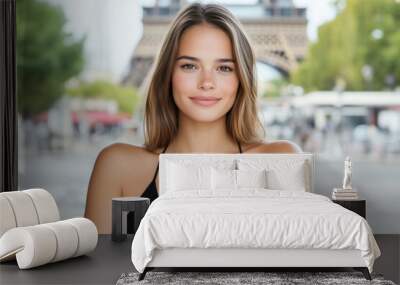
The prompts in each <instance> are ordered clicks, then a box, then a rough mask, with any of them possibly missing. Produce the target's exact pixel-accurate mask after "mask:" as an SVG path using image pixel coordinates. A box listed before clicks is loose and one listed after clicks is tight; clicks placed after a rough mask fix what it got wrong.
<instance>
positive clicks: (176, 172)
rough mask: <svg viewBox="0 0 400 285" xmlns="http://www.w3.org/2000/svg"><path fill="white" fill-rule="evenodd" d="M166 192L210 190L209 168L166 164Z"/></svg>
mask: <svg viewBox="0 0 400 285" xmlns="http://www.w3.org/2000/svg"><path fill="white" fill-rule="evenodd" d="M167 174H168V178H167V189H168V191H184V190H190V189H210V188H211V167H208V166H189V167H188V166H185V165H182V164H179V163H173V162H169V163H168V169H167Z"/></svg>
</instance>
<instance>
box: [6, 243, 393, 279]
mask: <svg viewBox="0 0 400 285" xmlns="http://www.w3.org/2000/svg"><path fill="white" fill-rule="evenodd" d="M375 239H376V241H377V242H378V245H379V248H380V249H381V251H382V256H381V257H379V258H378V259H377V260H376V261H375V264H374V272H375V273H382V274H383V275H384V277H385V279H388V280H392V281H393V282H395V283H396V284H399V280H400V276H399V275H400V263H399V259H400V235H375ZM131 244H132V238H129V239H127V240H126V241H124V242H120V243H116V242H112V241H111V237H110V236H109V235H100V236H99V243H98V245H97V248H96V250H95V251H93V252H91V253H90V254H88V255H87V256H81V257H77V258H73V259H68V260H65V261H60V262H56V263H51V264H47V265H44V266H40V267H36V268H33V269H28V270H19V269H18V266H17V264H16V262H15V261H13V262H6V263H2V264H0V284H1V285H6V284H13V285H15V284H66V283H67V284H115V283H116V281H117V280H118V278H119V277H120V275H121V274H122V273H125V272H132V271H135V269H134V267H133V264H132V261H131V256H130V254H131ZM331 270H332V271H335V269H334V268H331ZM306 271H313V270H306ZM336 271H342V270H336Z"/></svg>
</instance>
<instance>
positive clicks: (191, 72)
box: [172, 24, 239, 122]
mask: <svg viewBox="0 0 400 285" xmlns="http://www.w3.org/2000/svg"><path fill="white" fill-rule="evenodd" d="M238 86H239V80H238V76H237V71H236V68H235V62H234V58H233V53H232V44H231V41H230V39H229V37H228V35H226V34H225V32H224V31H223V30H221V29H220V28H218V27H215V26H213V25H210V24H200V25H195V26H192V27H190V28H188V29H187V30H185V32H184V33H183V34H182V36H181V39H180V42H179V48H178V55H177V58H176V61H175V65H174V69H173V73H172V92H173V96H174V100H175V103H176V105H177V106H178V108H179V109H180V111H181V112H182V113H183V114H184V115H186V116H187V117H189V118H191V119H192V120H195V121H199V122H212V121H215V120H217V119H219V118H221V117H222V116H225V114H226V113H227V112H228V111H229V110H230V109H231V107H232V105H233V103H234V101H235V98H236V93H237V90H238Z"/></svg>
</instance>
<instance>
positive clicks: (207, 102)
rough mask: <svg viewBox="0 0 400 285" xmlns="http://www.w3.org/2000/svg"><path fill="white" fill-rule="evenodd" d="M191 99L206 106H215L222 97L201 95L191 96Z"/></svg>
mask: <svg viewBox="0 0 400 285" xmlns="http://www.w3.org/2000/svg"><path fill="white" fill-rule="evenodd" d="M190 99H191V100H192V101H193V103H195V104H197V105H200V106H205V107H209V106H213V105H215V104H216V103H217V102H218V101H219V100H220V98H201V97H190Z"/></svg>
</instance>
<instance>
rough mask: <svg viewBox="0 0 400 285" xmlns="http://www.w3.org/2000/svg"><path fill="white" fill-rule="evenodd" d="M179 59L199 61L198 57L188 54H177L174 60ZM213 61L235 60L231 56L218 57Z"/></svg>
mask: <svg viewBox="0 0 400 285" xmlns="http://www.w3.org/2000/svg"><path fill="white" fill-rule="evenodd" d="M180 59H188V60H193V61H200V59H198V58H197V57H193V56H188V55H181V56H178V57H177V58H176V60H180ZM215 61H217V62H235V61H234V60H233V59H231V58H219V59H216V60H215Z"/></svg>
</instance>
